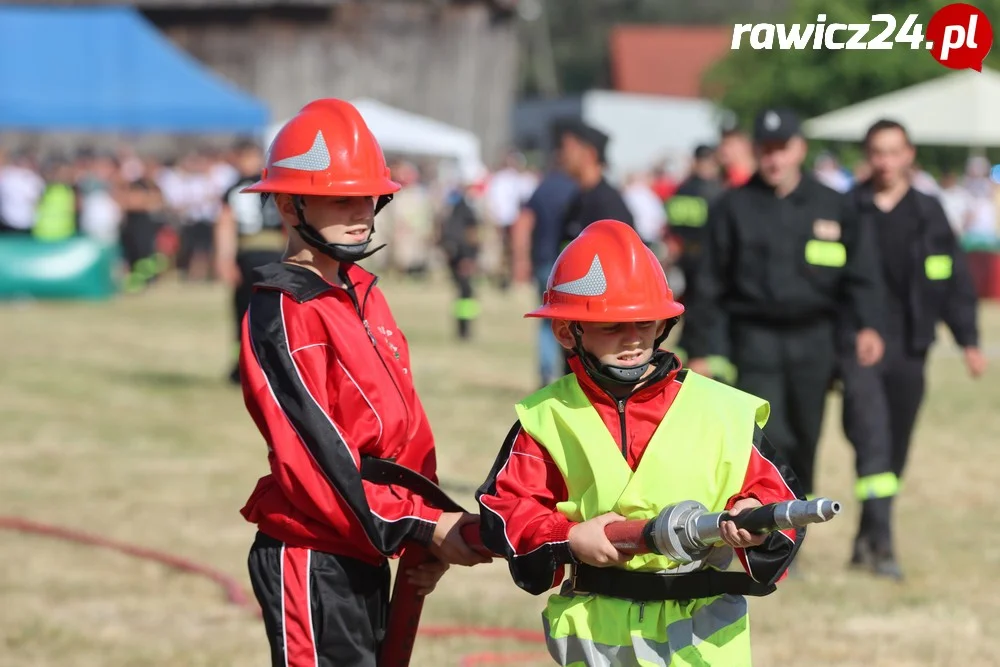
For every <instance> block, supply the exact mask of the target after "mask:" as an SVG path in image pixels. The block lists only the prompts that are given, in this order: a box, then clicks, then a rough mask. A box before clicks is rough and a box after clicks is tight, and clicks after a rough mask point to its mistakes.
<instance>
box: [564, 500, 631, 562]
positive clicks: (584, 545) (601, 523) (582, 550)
mask: <svg viewBox="0 0 1000 667" xmlns="http://www.w3.org/2000/svg"><path fill="white" fill-rule="evenodd" d="M624 520H625V517H623V516H621V515H618V514H615V513H614V512H608V513H607V514H602V515H601V516H595V517H594V518H593V519H589V520H587V521H584V522H583V523H577V524H574V525H573V527H572V528H570V529H569V549H570V551H572V552H573V555H574V556H575V557H576V559H577V560H579V561H581V562H583V563H586V564H587V565H593V566H594V567H611V566H612V565H621V564H623V563H626V562H628V561H629V559H631V558H632V556H631V555H629V554H623V553H622V552H620V551H618V549H616V548H615V545H613V544H611V541H610V540H609V539H608V536H607V535H605V534H604V527H605V526H606V525H608V524H609V523H617V522H618V521H624Z"/></svg>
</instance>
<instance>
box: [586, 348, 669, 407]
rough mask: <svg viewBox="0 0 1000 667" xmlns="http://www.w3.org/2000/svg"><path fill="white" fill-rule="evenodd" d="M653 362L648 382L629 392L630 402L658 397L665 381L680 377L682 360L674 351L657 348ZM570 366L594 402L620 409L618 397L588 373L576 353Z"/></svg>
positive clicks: (628, 398)
mask: <svg viewBox="0 0 1000 667" xmlns="http://www.w3.org/2000/svg"><path fill="white" fill-rule="evenodd" d="M652 363H653V365H654V366H655V368H654V370H653V372H652V374H650V376H649V378H648V379H647V380H646V384H644V385H642V387H640V388H639V389H638V390H636V391H634V392H632V393H631V394H629V396H628V397H627V399H626V400H628V401H630V402H634V401H640V402H642V401H648V400H650V399H653V398H656V397H657V396H659V395H660V393H661V392H662V390H663V383H665V382H670V381H671V380H674V379H679V378H678V377H677V375H678V373H680V371H681V370H682V366H681V361H680V359H678V358H677V355H675V354H674V353H673V352H667V351H666V350H657V351H656V352H654V353H653V360H652ZM569 366H570V368H571V369H573V373H574V375H576V379H577V382H579V383H580V387H581V388H582V389H583V392H584V393H585V394H587V397H588V398H589V399H590V400H591V402H592V403H603V404H605V405H610V406H612V407H613V408H615V409H616V410H617V409H618V407H617V399H615V398H613V397H612V396H611V394H610V393H609V392H608V390H607V389H605V388H604V387H602V386H601V385H599V384H598V383H597V382H596V381H595V380H594V379H593V378H592V377H590V375H588V374H587V371H586V369H584V367H583V362H582V361H580V357H578V356H576V355H573V356H572V357H570V359H569Z"/></svg>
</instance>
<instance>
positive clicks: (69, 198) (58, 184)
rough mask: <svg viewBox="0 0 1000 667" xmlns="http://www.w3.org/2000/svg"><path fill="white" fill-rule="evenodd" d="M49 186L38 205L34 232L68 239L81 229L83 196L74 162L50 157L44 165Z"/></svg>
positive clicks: (46, 237) (47, 238) (43, 238)
mask: <svg viewBox="0 0 1000 667" xmlns="http://www.w3.org/2000/svg"><path fill="white" fill-rule="evenodd" d="M42 175H43V176H44V177H45V190H44V191H43V192H42V196H41V197H40V198H39V199H38V205H37V207H36V208H35V222H34V225H32V228H31V233H32V235H33V236H34V237H35V238H36V239H38V240H39V241H65V240H66V239H69V238H72V237H74V236H76V235H77V234H79V233H80V217H79V210H80V199H79V196H78V194H77V190H76V173H75V171H74V169H73V163H72V162H70V161H69V160H68V159H67V158H66V157H64V156H54V157H50V158H49V160H48V161H47V162H46V163H45V164H44V166H43V167H42Z"/></svg>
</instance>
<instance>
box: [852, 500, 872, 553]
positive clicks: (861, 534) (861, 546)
mask: <svg viewBox="0 0 1000 667" xmlns="http://www.w3.org/2000/svg"><path fill="white" fill-rule="evenodd" d="M869 502H870V501H866V502H864V503H862V505H861V521H859V522H858V534H857V536H855V538H854V549H853V551H852V552H851V563H850V566H851V567H853V568H865V569H869V568H871V567H872V564H873V561H872V542H871V523H872V520H871V519H872V512H871V505H869Z"/></svg>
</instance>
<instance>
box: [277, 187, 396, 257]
mask: <svg viewBox="0 0 1000 667" xmlns="http://www.w3.org/2000/svg"><path fill="white" fill-rule="evenodd" d="M390 201H392V195H380V196H379V198H378V201H377V202H376V204H375V213H374V215H378V212H379V211H381V210H382V209H383V208H385V205H386V204H388V203H389V202H390ZM292 203H293V204H294V206H295V215H296V217H297V218H298V220H299V224H298V225H296V226H295V230H296V231H297V232H298V233H299V236H301V237H302V240H303V241H305V242H306V243H308V244H309V245H311V246H312V247H313V248H315V249H316V250H318V251H320V252H321V253H323V254H324V255H326V256H327V257H329V258H331V259H334V260H336V261H338V262H342V263H348V264H350V263H354V262H360V261H361V260H363V259H365V258H366V257H371V256H372V255H374V254H375V253H377V252H378V251H379V250H381V249H382V248H384V247H385V245H386V244H384V243H383V244H382V245H380V246H378V247H377V248H375V249H373V250H368V246H369V245H370V244H371V242H372V235H373V234H374V233H375V225H374V224H372V229H371V232H369V233H368V239H367V240H365V241H361V242H360V243H330V242H328V241H327V240H326V239H324V238H323V235H322V234H320V233H319V231H318V230H317V229H316V228H315V227H313V226H312V225H310V224H309V223H308V222H306V213H305V201H304V199H303V197H302V195H295V196H293V197H292Z"/></svg>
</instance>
